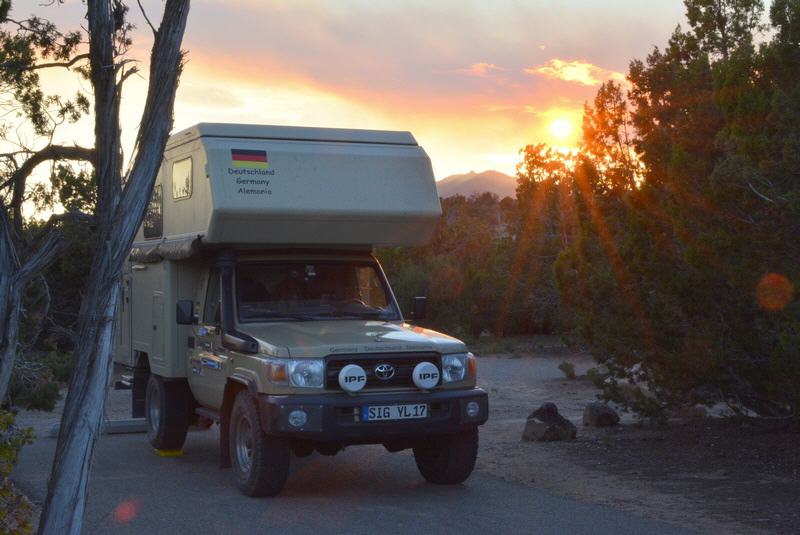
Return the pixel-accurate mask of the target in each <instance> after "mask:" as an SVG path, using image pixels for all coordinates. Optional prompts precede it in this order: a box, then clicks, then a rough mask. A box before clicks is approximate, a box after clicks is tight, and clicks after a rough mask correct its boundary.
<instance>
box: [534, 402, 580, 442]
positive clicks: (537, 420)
mask: <svg viewBox="0 0 800 535" xmlns="http://www.w3.org/2000/svg"><path fill="white" fill-rule="evenodd" d="M577 433H578V429H577V428H576V427H575V425H574V424H573V423H572V422H570V421H569V420H567V419H566V418H564V417H563V416H561V415H560V414H559V413H558V408H557V407H556V406H555V404H554V403H543V404H542V406H541V407H539V408H538V409H536V410H535V411H533V412H532V413H531V414H530V416H528V419H527V421H526V422H525V430H524V431H523V432H522V439H523V440H530V441H536V442H553V441H556V440H571V439H573V438H575V436H576V435H577Z"/></svg>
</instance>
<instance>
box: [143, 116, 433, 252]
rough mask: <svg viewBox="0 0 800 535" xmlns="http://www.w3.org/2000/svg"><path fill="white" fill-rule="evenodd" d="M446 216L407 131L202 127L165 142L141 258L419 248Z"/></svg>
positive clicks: (421, 155)
mask: <svg viewBox="0 0 800 535" xmlns="http://www.w3.org/2000/svg"><path fill="white" fill-rule="evenodd" d="M440 211H441V208H440V206H439V198H438V195H437V192H436V185H435V182H434V177H433V172H432V169H431V163H430V159H429V158H428V155H427V154H425V151H424V150H423V149H422V147H420V146H419V145H418V144H417V142H416V140H415V139H414V137H413V136H412V135H411V134H410V133H409V132H389V131H373V130H344V129H333V128H300V127H286V126H259V125H238V124H213V123H201V124H198V125H196V126H193V127H191V128H188V129H186V130H183V131H181V132H178V133H176V134H174V135H173V136H172V137H171V138H170V140H169V142H168V143H167V148H166V151H165V155H164V163H163V165H162V167H161V170H160V172H159V175H158V179H157V180H156V186H155V189H154V192H153V197H152V199H151V202H150V205H149V206H148V210H147V214H146V216H145V220H144V223H143V225H142V228H141V229H140V230H139V234H138V235H137V238H136V243H135V245H134V255H137V254H139V255H142V254H143V253H145V252H146V253H147V254H146V256H148V257H150V258H153V257H154V256H155V257H162V258H163V257H172V256H185V255H187V254H189V252H188V249H187V250H184V249H186V248H187V247H189V245H188V244H189V243H191V248H192V249H194V248H196V247H197V246H198V245H237V244H243V245H247V244H263V245H301V246H338V245H342V246H351V245H358V246H397V245H419V244H423V243H425V242H427V241H428V240H429V239H430V237H431V235H432V233H433V230H434V228H435V226H436V221H437V219H438V217H439V214H440ZM182 250H183V252H180V251H182ZM159 251H160V253H159ZM170 251H173V253H170ZM175 251H178V252H175ZM153 259H156V258H153Z"/></svg>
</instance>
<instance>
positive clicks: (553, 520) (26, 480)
mask: <svg viewBox="0 0 800 535" xmlns="http://www.w3.org/2000/svg"><path fill="white" fill-rule="evenodd" d="M217 437H218V434H217V431H216V428H214V429H211V430H208V431H200V430H197V431H191V432H190V433H189V437H188V439H187V442H186V446H185V450H184V455H183V456H182V457H176V458H162V457H158V456H156V455H155V454H154V453H153V451H152V450H151V449H150V447H149V445H148V444H147V440H146V437H145V436H144V435H143V434H131V435H108V436H103V437H102V438H101V439H100V441H99V443H98V447H97V451H96V453H95V461H94V467H93V470H92V476H91V480H90V484H89V502H88V507H87V513H86V519H85V524H84V532H85V533H91V534H94V533H97V534H105V533H169V534H182V533H187V534H200V533H220V534H222V533H224V534H235V533H247V534H255V533H290V534H295V533H298V534H299V533H314V534H325V533H351V534H358V533H381V534H399V533H417V532H423V533H461V534H463V533H483V532H485V533H531V534H549V533H554V534H555V533H559V534H562V533H570V534H582V533H586V534H589V533H591V534H597V533H613V534H625V533H647V534H661V533H664V534H667V533H669V534H673V533H675V534H677V533H687V532H686V531H685V530H681V529H678V528H675V527H672V526H670V525H668V524H665V523H662V522H656V521H651V520H646V519H643V518H640V517H637V516H634V515H631V514H629V513H625V512H622V511H618V510H615V509H612V508H608V507H604V506H599V505H592V504H587V503H582V502H578V501H575V500H571V499H567V498H563V497H559V496H556V495H553V494H550V493H547V492H544V491H542V490H539V489H537V488H535V487H529V486H523V485H519V484H515V483H510V482H507V481H503V480H500V479H498V478H495V477H493V476H490V475H488V474H483V473H480V472H476V473H474V474H473V476H472V477H471V478H470V479H469V480H468V481H467V482H466V483H465V484H463V485H458V486H452V487H440V486H434V485H430V484H427V483H425V482H424V481H423V480H422V478H421V477H420V476H419V474H418V472H417V470H416V466H415V465H414V460H413V457H412V456H411V454H410V453H409V452H401V453H394V454H390V453H387V452H386V451H385V450H384V449H383V448H382V447H380V446H360V447H352V448H348V449H347V451H345V452H343V453H340V454H339V455H337V456H335V457H324V456H320V455H316V454H315V455H313V456H311V457H308V458H305V459H295V458H293V459H292V460H293V463H294V464H293V468H292V472H291V475H290V477H289V481H288V484H287V486H286V488H285V490H284V492H283V493H282V494H281V495H280V496H278V497H277V498H271V499H270V498H267V499H255V498H247V497H245V496H242V495H241V494H239V492H238V490H237V489H236V487H235V486H234V483H233V481H232V477H231V474H230V471H229V470H220V469H219V468H218V467H217V456H218V450H217V444H216V441H217ZM54 448H55V439H52V438H41V439H39V440H37V441H36V443H35V444H33V445H31V446H26V447H25V448H24V449H23V450H22V452H21V458H20V460H19V464H18V466H17V469H16V470H15V473H14V474H13V476H12V477H13V478H14V480H15V481H16V482H17V484H18V485H19V486H20V487H21V488H22V489H23V490H24V491H26V492H27V493H28V495H29V496H30V497H31V499H33V500H34V501H36V502H41V500H42V499H43V497H44V495H45V491H46V484H47V476H48V473H49V469H50V463H51V461H52V455H53V450H54Z"/></svg>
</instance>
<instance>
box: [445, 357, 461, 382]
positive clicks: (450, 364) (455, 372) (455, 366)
mask: <svg viewBox="0 0 800 535" xmlns="http://www.w3.org/2000/svg"><path fill="white" fill-rule="evenodd" d="M466 374H467V353H456V354H453V355H442V379H444V382H445V383H452V382H454V381H463V380H464V377H465V376H466Z"/></svg>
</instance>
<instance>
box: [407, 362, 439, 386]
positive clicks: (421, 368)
mask: <svg viewBox="0 0 800 535" xmlns="http://www.w3.org/2000/svg"><path fill="white" fill-rule="evenodd" d="M439 376H440V373H439V368H437V367H436V364H434V363H432V362H420V363H419V364H417V365H416V366H415V367H414V371H413V373H412V374H411V378H412V379H413V380H414V384H415V385H416V386H417V388H421V389H422V390H430V389H431V388H433V387H434V386H436V385H438V384H439Z"/></svg>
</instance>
